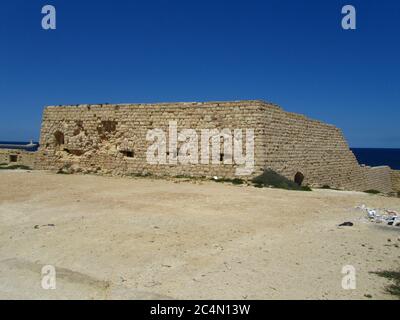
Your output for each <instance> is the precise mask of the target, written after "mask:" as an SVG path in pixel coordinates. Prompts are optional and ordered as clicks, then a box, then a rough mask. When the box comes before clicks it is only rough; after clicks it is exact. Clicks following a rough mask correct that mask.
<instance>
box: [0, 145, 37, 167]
mask: <svg viewBox="0 0 400 320" xmlns="http://www.w3.org/2000/svg"><path fill="white" fill-rule="evenodd" d="M35 162H36V152H29V151H25V150H18V149H15V150H14V149H0V163H6V164H11V165H12V164H16V165H24V166H28V167H30V168H34V166H35Z"/></svg>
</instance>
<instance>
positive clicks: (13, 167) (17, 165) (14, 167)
mask: <svg viewBox="0 0 400 320" xmlns="http://www.w3.org/2000/svg"><path fill="white" fill-rule="evenodd" d="M15 169H22V170H32V169H31V168H30V167H28V166H24V165H22V164H14V165H12V166H7V167H5V166H3V165H1V166H0V170H15Z"/></svg>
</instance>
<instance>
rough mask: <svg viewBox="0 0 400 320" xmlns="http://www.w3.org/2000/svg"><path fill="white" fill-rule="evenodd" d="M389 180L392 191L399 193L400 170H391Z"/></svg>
mask: <svg viewBox="0 0 400 320" xmlns="http://www.w3.org/2000/svg"><path fill="white" fill-rule="evenodd" d="M391 178H392V188H393V191H395V192H400V170H392V171H391Z"/></svg>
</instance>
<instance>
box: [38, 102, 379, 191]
mask: <svg viewBox="0 0 400 320" xmlns="http://www.w3.org/2000/svg"><path fill="white" fill-rule="evenodd" d="M170 121H176V123H177V126H178V132H179V131H181V130H182V129H194V130H196V132H198V133H199V134H200V132H201V130H202V129H218V130H219V131H222V130H223V129H225V128H228V129H230V130H232V131H233V130H234V129H243V135H244V136H245V129H246V128H251V129H254V136H255V139H254V154H255V157H254V161H255V163H254V171H253V173H252V174H251V175H249V176H244V177H239V178H251V177H254V176H256V175H259V174H260V173H262V171H263V170H265V169H266V168H271V169H273V170H275V171H277V172H279V173H281V174H282V175H284V176H286V177H287V178H289V179H293V178H294V176H295V174H296V173H297V172H301V173H302V174H303V175H304V177H305V179H304V184H309V185H311V186H323V185H329V186H330V187H334V188H342V189H350V190H360V191H364V190H366V189H367V188H366V187H367V186H370V184H372V183H373V182H371V181H376V184H377V186H376V187H375V188H378V187H380V186H381V185H382V184H384V182H382V181H379V182H378V181H377V180H376V179H375V180H374V179H369V180H368V179H367V176H366V170H365V169H363V168H362V167H360V166H359V164H358V162H357V160H356V158H355V156H354V154H353V153H352V152H351V150H350V149H349V147H348V144H347V142H346V140H345V139H344V137H343V134H342V132H341V131H340V130H339V129H338V128H336V127H334V126H332V125H328V124H325V123H322V122H320V121H316V120H311V119H308V118H307V117H305V116H303V115H299V114H293V113H289V112H286V111H284V110H282V109H281V108H280V107H278V106H276V105H273V104H269V103H266V102H263V101H236V102H207V103H163V104H120V105H114V104H113V105H78V106H58V107H57V106H50V107H47V108H46V109H45V110H44V113H43V122H42V128H41V139H40V146H41V147H40V150H39V151H38V161H37V165H36V167H37V168H38V169H58V168H61V167H63V166H65V165H68V166H70V167H71V168H73V170H75V171H78V172H79V171H81V172H97V173H111V174H121V175H133V174H134V175H136V174H154V175H171V176H176V175H187V176H193V177H199V176H203V177H212V176H218V177H225V178H237V177H238V176H237V175H236V173H237V171H236V169H237V168H238V167H240V166H239V165H237V164H234V163H233V164H226V163H225V162H224V161H225V160H224V158H229V157H230V156H231V155H229V154H225V153H224V151H221V154H220V156H221V159H220V160H221V162H220V163H218V164H201V163H198V164H188V165H182V164H177V165H171V164H159V165H154V164H149V163H148V162H147V161H146V151H147V149H148V147H149V146H150V145H151V144H152V142H149V141H147V140H146V134H147V132H148V130H151V129H154V128H160V129H162V130H163V131H164V132H165V133H166V139H167V141H168V139H169V133H168V130H169V127H168V126H169V122H170ZM199 148H200V143H199ZM178 149H179V146H178ZM245 149H246V143H245V137H244V139H243V145H242V152H243V153H244V152H245ZM221 150H223V144H222V142H221ZM199 154H201V150H199ZM169 156H170V155H168V156H167V158H168V157H169ZM381 177H382V179H386V175H382V176H381ZM378 180H379V179H378ZM367 181H368V182H367ZM385 188H386V187H385Z"/></svg>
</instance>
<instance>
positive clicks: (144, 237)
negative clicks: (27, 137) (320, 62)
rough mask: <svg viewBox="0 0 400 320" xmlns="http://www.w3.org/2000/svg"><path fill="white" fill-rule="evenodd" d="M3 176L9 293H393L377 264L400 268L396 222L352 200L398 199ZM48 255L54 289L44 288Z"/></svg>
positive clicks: (2, 245) (0, 247)
mask: <svg viewBox="0 0 400 320" xmlns="http://www.w3.org/2000/svg"><path fill="white" fill-rule="evenodd" d="M0 182H1V183H0V298H3V299H21V298H27V299H40V298H46V299H60V298H65V299H73V298H75V299H119V298H122V299H158V298H160V299H168V298H172V299H313V298H316V299H367V298H366V297H365V295H372V298H375V299H393V298H394V297H393V296H391V295H388V294H386V293H385V291H384V287H385V285H387V284H388V280H386V279H384V278H381V277H379V276H377V275H375V274H371V273H370V272H371V271H377V270H395V269H397V268H398V266H399V265H400V264H399V262H400V249H399V244H400V241H399V240H398V238H399V236H400V231H399V229H400V228H394V227H385V226H382V225H377V224H373V223H370V222H367V221H365V219H364V218H363V217H364V213H363V212H361V211H359V210H356V209H355V208H354V207H355V206H356V205H360V204H363V203H364V204H366V205H367V206H369V207H378V208H379V207H385V208H391V209H394V210H400V199H396V198H387V197H382V196H376V195H368V194H364V193H357V192H340V191H332V190H315V191H313V192H299V191H284V190H277V189H259V188H255V187H250V186H234V185H229V184H219V183H215V182H202V183H192V182H180V183H174V182H173V181H166V180H156V179H148V178H140V179H139V178H136V179H133V178H116V177H99V176H91V175H56V174H53V173H50V172H40V171H32V172H24V171H8V170H2V172H0ZM343 221H352V222H354V226H353V227H337V225H338V224H339V223H341V222H343ZM48 224H50V226H49V225H48ZM51 224H54V226H52V225H51ZM35 226H36V228H35ZM388 239H390V240H391V241H390V242H389V241H388ZM44 265H54V266H55V268H56V271H57V288H56V290H44V289H42V288H41V268H42V266H44ZM344 265H353V266H354V267H355V268H356V272H357V273H356V276H357V278H356V279H357V289H356V290H343V289H342V287H341V282H342V277H343V276H344V275H343V274H342V273H341V270H342V267H343V266H344Z"/></svg>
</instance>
